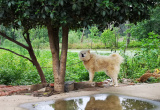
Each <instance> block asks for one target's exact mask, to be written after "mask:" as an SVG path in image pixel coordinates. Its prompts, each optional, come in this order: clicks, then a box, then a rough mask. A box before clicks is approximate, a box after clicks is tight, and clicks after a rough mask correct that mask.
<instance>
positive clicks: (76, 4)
mask: <svg viewBox="0 0 160 110" xmlns="http://www.w3.org/2000/svg"><path fill="white" fill-rule="evenodd" d="M155 3H156V4H157V2H156V1H152V0H151V1H150V0H147V1H146V0H144V1H128V0H121V1H117V0H112V1H109V0H78V1H75V0H56V1H55V0H25V1H24V0H21V1H20V0H12V1H10V0H1V2H0V11H1V12H0V23H3V25H4V26H8V25H10V24H12V25H14V28H18V27H19V25H21V26H23V27H24V30H29V29H32V28H36V26H38V25H39V26H46V27H47V30H48V36H49V42H50V48H51V53H52V61H53V73H54V81H55V82H54V89H55V91H58V92H63V91H64V77H65V70H66V58H67V49H68V32H69V29H78V28H82V27H86V26H88V25H90V26H91V25H93V24H96V25H98V26H99V27H100V28H103V27H106V25H107V24H109V23H114V24H115V25H117V26H118V25H119V24H121V23H124V22H125V21H126V20H129V21H130V22H137V21H141V20H142V19H146V18H149V14H148V11H149V8H150V7H153V6H154V5H155ZM60 27H62V50H61V51H60V50H59V37H58V33H59V28H60ZM25 32H26V31H25ZM60 52H61V54H60Z"/></svg>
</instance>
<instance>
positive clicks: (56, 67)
mask: <svg viewBox="0 0 160 110" xmlns="http://www.w3.org/2000/svg"><path fill="white" fill-rule="evenodd" d="M47 29H48V36H49V43H50V49H51V53H52V62H53V74H54V90H55V91H56V92H64V82H65V81H64V80H65V71H66V59H67V49H68V32H69V29H68V28H67V27H62V51H61V58H59V36H58V33H59V28H53V27H52V26H51V25H50V24H49V25H48V26H47Z"/></svg>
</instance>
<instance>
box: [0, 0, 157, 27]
mask: <svg viewBox="0 0 160 110" xmlns="http://www.w3.org/2000/svg"><path fill="white" fill-rule="evenodd" d="M157 3H159V2H156V0H155V1H154V2H153V1H134V2H133V1H127V0H122V1H116V0H114V1H109V0H78V1H75V0H64V1H63V0H58V1H55V0H47V1H46V0H36V1H35V0H25V1H24V0H21V1H17V0H12V1H10V0H1V1H0V10H1V11H0V23H3V25H5V26H9V25H12V26H13V27H14V28H18V27H19V26H23V28H24V29H32V28H36V27H37V25H47V24H48V23H51V24H52V25H53V26H54V27H59V26H65V25H68V26H69V27H70V28H79V27H85V26H87V25H93V24H97V25H100V26H101V27H103V26H106V25H107V24H108V23H112V21H114V23H115V24H116V25H118V24H120V23H121V24H122V23H124V22H125V21H126V20H129V21H130V22H137V21H141V20H142V19H145V18H149V16H148V15H149V13H148V12H149V8H150V7H154V5H155V4H157ZM86 10H87V11H86Z"/></svg>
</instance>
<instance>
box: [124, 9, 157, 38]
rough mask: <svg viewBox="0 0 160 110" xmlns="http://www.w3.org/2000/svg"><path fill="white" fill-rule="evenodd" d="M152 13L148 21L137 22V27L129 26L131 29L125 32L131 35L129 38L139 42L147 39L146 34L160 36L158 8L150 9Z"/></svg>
mask: <svg viewBox="0 0 160 110" xmlns="http://www.w3.org/2000/svg"><path fill="white" fill-rule="evenodd" d="M151 10H152V11H153V13H152V14H151V17H150V19H148V20H144V21H142V22H138V23H137V25H133V24H131V28H130V29H128V30H127V31H128V32H130V33H131V36H132V37H134V38H136V39H138V40H141V39H143V38H148V33H149V32H152V31H154V32H155V33H156V34H160V16H159V15H160V7H156V8H155V9H151Z"/></svg>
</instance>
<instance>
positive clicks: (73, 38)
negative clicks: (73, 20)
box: [68, 31, 80, 44]
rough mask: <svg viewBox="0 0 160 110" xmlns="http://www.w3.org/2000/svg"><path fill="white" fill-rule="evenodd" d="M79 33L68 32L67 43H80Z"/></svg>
mask: <svg viewBox="0 0 160 110" xmlns="http://www.w3.org/2000/svg"><path fill="white" fill-rule="evenodd" d="M79 33H80V32H75V31H70V32H69V35H68V36H69V38H68V42H69V43H70V44H73V43H79V42H80V34H79Z"/></svg>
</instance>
